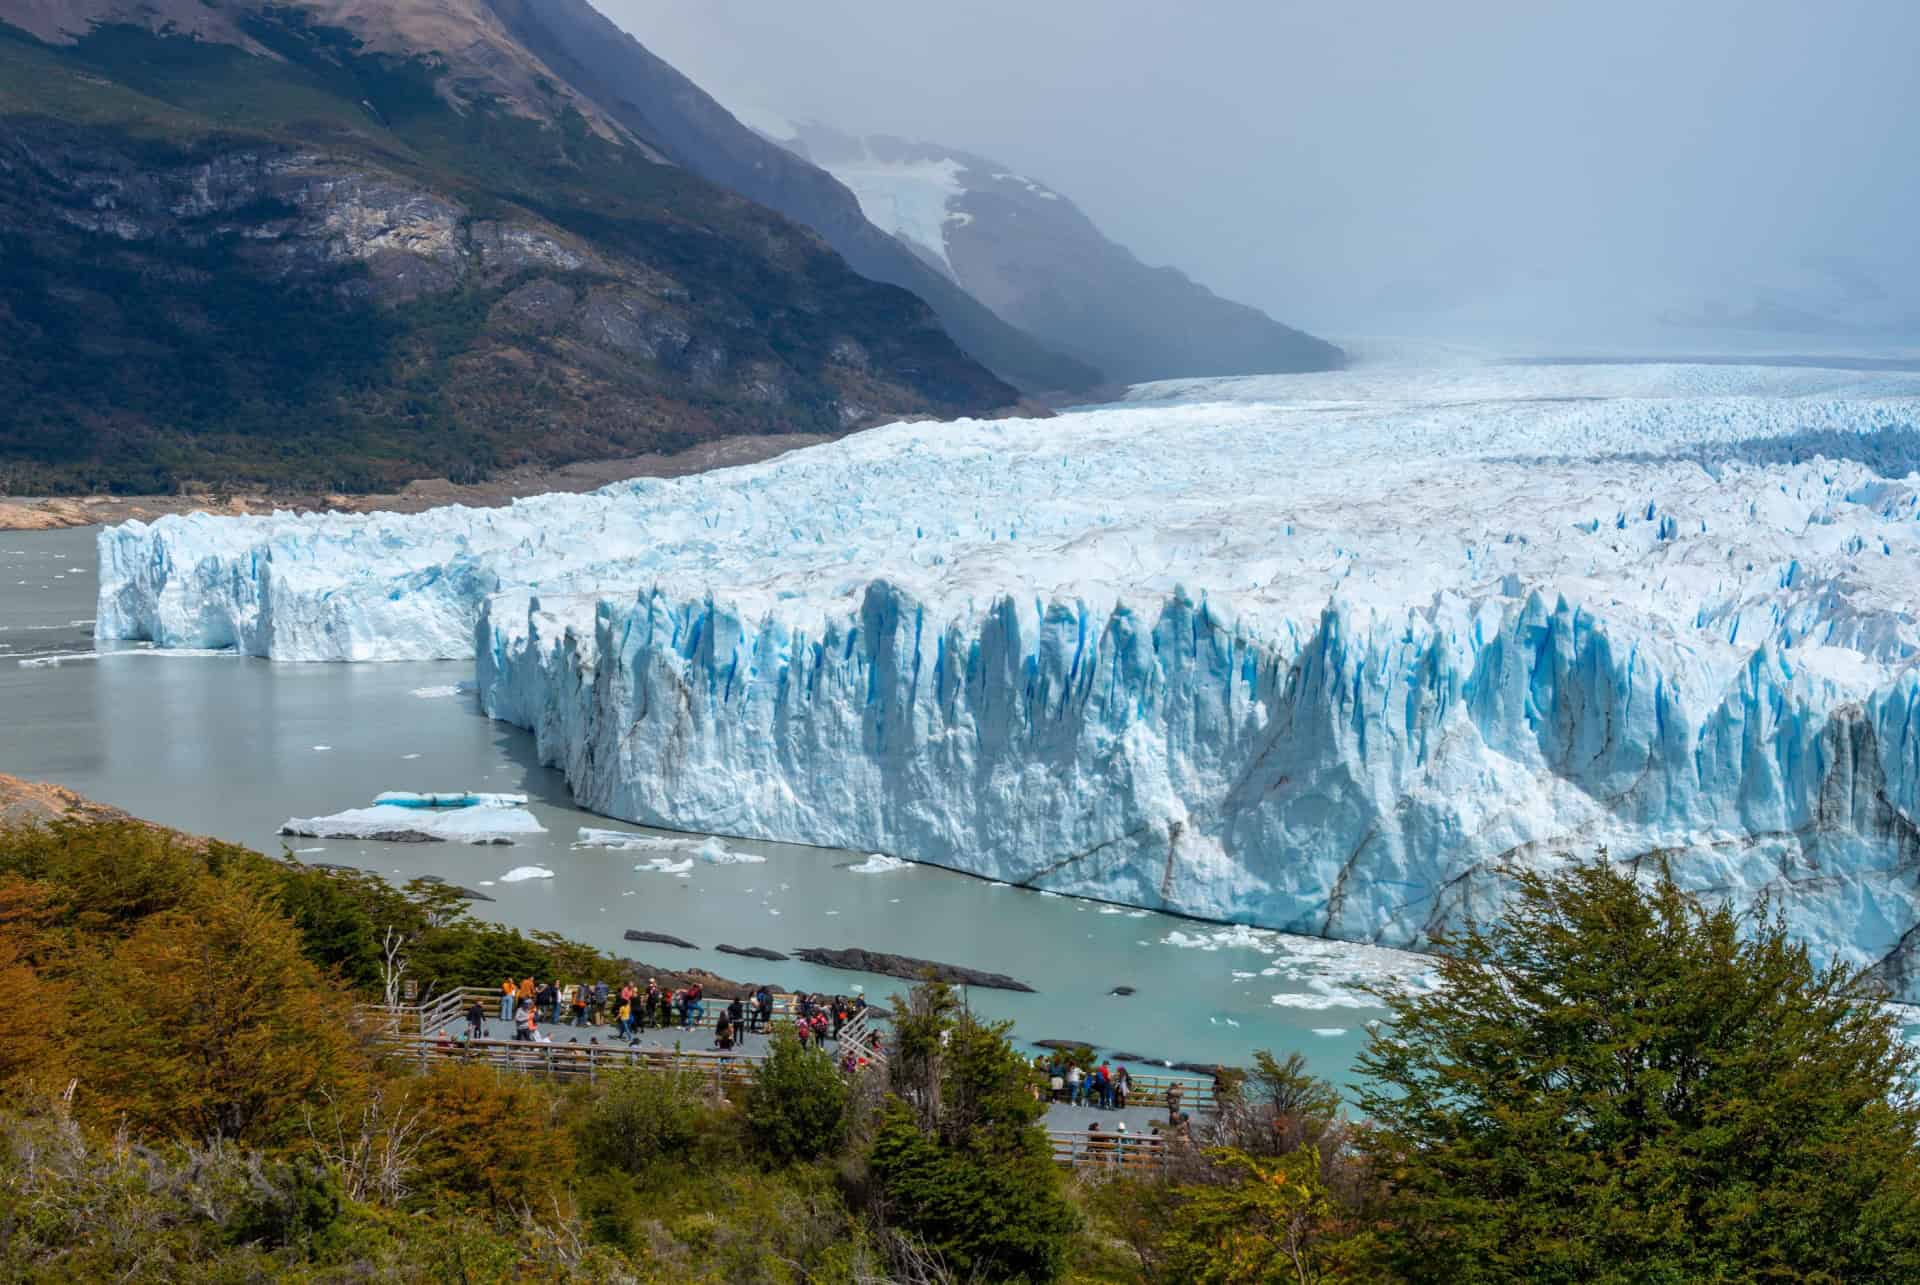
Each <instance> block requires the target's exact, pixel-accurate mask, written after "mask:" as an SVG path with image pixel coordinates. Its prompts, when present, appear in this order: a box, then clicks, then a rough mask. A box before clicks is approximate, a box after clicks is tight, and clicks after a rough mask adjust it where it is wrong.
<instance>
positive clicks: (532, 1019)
mask: <svg viewBox="0 0 1920 1285" xmlns="http://www.w3.org/2000/svg"><path fill="white" fill-rule="evenodd" d="M517 1016H518V1019H519V1020H518V1021H517V1022H516V1024H515V1026H514V1031H513V1038H514V1039H516V1040H532V1039H533V1037H534V1036H535V1035H537V1034H539V1032H540V1017H539V1014H538V1012H537V1011H536V1010H535V1009H534V1007H533V1001H532V1000H528V1001H526V1002H525V1003H523V1004H521V1005H520V1010H519V1013H518V1014H517Z"/></svg>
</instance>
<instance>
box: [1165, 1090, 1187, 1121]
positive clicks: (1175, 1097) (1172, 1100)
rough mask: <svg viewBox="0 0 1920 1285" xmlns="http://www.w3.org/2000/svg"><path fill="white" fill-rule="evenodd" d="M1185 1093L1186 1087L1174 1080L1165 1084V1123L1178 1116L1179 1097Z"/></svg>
mask: <svg viewBox="0 0 1920 1285" xmlns="http://www.w3.org/2000/svg"><path fill="white" fill-rule="evenodd" d="M1185 1095H1186V1089H1184V1088H1183V1087H1181V1084H1180V1081H1178V1080H1175V1081H1174V1082H1173V1083H1171V1084H1169V1085H1168V1086H1167V1123H1168V1124H1173V1123H1174V1122H1175V1121H1177V1120H1179V1118H1180V1099H1181V1098H1182V1097H1184V1096H1185Z"/></svg>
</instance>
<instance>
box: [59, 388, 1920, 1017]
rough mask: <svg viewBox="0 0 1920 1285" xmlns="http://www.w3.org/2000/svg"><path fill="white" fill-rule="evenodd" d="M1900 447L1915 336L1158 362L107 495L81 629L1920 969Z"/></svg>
mask: <svg viewBox="0 0 1920 1285" xmlns="http://www.w3.org/2000/svg"><path fill="white" fill-rule="evenodd" d="M1916 463H1920V374H1906V373H1898V372H1860V371H1848V370H1820V369H1813V368H1806V367H1799V368H1785V367H1781V368H1769V367H1737V366H1660V365H1644V366H1641V365H1636V366H1565V367H1492V368H1471V367H1461V368H1454V369H1448V370H1442V371H1431V372H1408V371H1367V370H1358V371H1350V372H1342V373H1337V374H1326V375H1303V376H1284V377H1281V376H1276V377H1263V378H1256V379H1240V380H1197V381H1181V382H1177V383H1171V384H1159V385H1148V386H1144V387H1142V388H1140V389H1136V390H1135V391H1134V392H1133V393H1132V394H1131V395H1130V396H1129V398H1128V400H1127V401H1125V402H1124V403H1120V404H1116V405H1113V406H1107V407H1100V408H1094V409H1090V410H1083V411H1077V412H1073V413H1070V414H1065V415H1061V416H1058V417H1055V418H1053V419H1049V420H1045V421H1022V420H1001V421H994V422H990V423H979V422H961V423H956V424H901V425H894V426H891V427H888V428H883V429H878V430H874V431H872V432H868V433H863V434H859V435H856V436H854V437H851V438H848V439H845V440H843V441H840V442H836V443H832V444H829V445H825V446H820V447H816V448H812V449H809V450H804V451H799V452H794V453H792V454H789V455H786V456H783V457H781V458H779V459H777V460H772V461H768V462H766V463H763V464H758V465H753V466H749V467H746V468H738V469H728V470H722V471H718V472H714V473H708V474H702V475H698V476H693V477H685V478H676V479H664V480H651V479H650V480H642V481H635V482H630V483H622V484H620V485H617V486H613V487H609V488H606V489H605V490H602V491H600V492H596V493H594V494H592V495H585V496H546V497H541V498H540V499H537V500H530V501H522V502H520V503H517V504H515V505H513V506H511V507H509V508H507V509H497V510H484V511H480V510H465V509H457V508H456V509H445V510H437V511H433V512H429V513H423V514H416V515H409V516H396V515H390V514H379V515H317V516H316V515H310V516H300V517H296V516H293V515H285V514H282V515H275V516H274V517H271V518H211V517H204V516H194V517H167V518H162V519H160V520H159V521H157V522H154V523H152V524H150V525H149V524H143V523H128V524H125V525H123V526H120V527H114V528H110V529H108V530H106V531H104V532H103V533H102V534H101V536H100V548H101V590H100V607H99V610H98V612H97V613H96V632H97V633H98V634H99V636H101V637H103V638H135V639H146V640H151V641H154V642H157V643H159V644H161V645H163V646H167V647H227V646H232V647H235V648H238V649H239V650H241V651H244V652H247V653H250V654H256V655H271V656H275V657H277V658H279V659H283V660H335V659H402V658H416V657H447V656H473V657H474V658H475V660H476V680H477V682H478V685H479V696H480V700H481V702H482V706H483V708H484V709H486V710H487V712H489V713H490V714H492V715H493V716H495V717H498V718H502V719H506V720H509V721H511V722H514V723H517V724H520V725H521V726H524V727H527V728H529V729H531V730H532V731H533V733H534V735H535V737H536V740H537V744H538V747H539V753H540V755H541V757H542V758H543V759H544V760H545V761H547V762H549V763H552V764H554V765H556V766H558V767H560V768H561V769H562V770H563V771H564V772H565V773H566V775H567V779H568V781H569V782H570V784H571V786H572V788H573V791H574V793H575V796H576V798H577V799H578V800H579V801H580V802H581V803H582V805H584V806H586V807H588V808H591V809H593V810H594V811H597V812H600V813H603V814H605V815H610V816H617V817H620V818H623V819H626V820H629V821H633V822H636V823H639V824H644V825H657V826H663V827H668V828H673V829H679V830H690V831H699V832H720V833H727V834H735V835H743V836H749V837H755V838H764V839H780V840H794V841H801V842H807V843H815V844H822V845H829V846H835V847H841V848H849V849H854V850H857V851H863V852H876V853H880V854H884V855H886V856H888V857H890V858H894V859H898V858H902V857H911V858H914V859H917V860H923V861H930V862H936V863H939V864H942V865H948V866H952V867H955V868H957V869H962V870H966V871H969V872H972V873H975V874H980V875H984V876H986V877H988V878H991V879H998V880H1002V881H1005V882H1009V883H1015V884H1020V885H1023V886H1026V887H1030V888H1041V889H1045V890H1050V891H1056V892H1063V893H1079V894H1086V895H1091V896H1095V897H1098V898H1101V899H1103V900H1106V901H1111V902H1119V903H1125V904H1131V905H1136V906H1141V907H1147V908H1152V909H1160V910H1170V911H1179V912H1186V913H1190V914H1196V915H1200V916H1204V917H1207V918H1212V919H1218V920H1223V921H1232V922H1237V923H1243V924H1255V925H1261V926H1265V927H1268V928H1276V929H1285V930H1287V931H1290V932H1295V933H1304V934H1309V935H1313V936H1319V937H1332V938H1340V939H1345V940H1351V941H1362V942H1378V943H1383V944H1387V945H1393V946H1408V947H1419V946H1422V945H1424V944H1426V943H1427V942H1429V941H1430V940H1431V934H1432V933H1434V932H1435V931H1437V930H1441V929H1445V928H1448V927H1451V926H1455V925H1457V924H1458V923H1460V922H1461V921H1462V920H1463V919H1464V918H1466V917H1469V916H1484V915H1489V914H1492V913H1495V912H1496V911H1497V910H1498V908H1499V906H1500V905H1501V904H1502V901H1503V899H1504V897H1505V895H1506V893H1507V891H1508V890H1509V888H1510V887H1511V875H1512V872H1513V871H1515V870H1516V869H1521V868H1525V867H1528V866H1536V867H1537V866H1542V865H1551V864H1553V863H1556V862H1559V861H1562V860H1564V859H1565V854H1578V855H1590V854H1592V853H1595V852H1597V851H1598V850H1600V849H1601V848H1603V847H1604V848H1606V849H1607V850H1608V851H1609V852H1610V854H1611V855H1612V857H1613V858H1614V859H1616V860H1622V861H1626V860H1635V859H1639V858H1643V857H1650V856H1651V857H1655V858H1657V859H1659V860H1662V861H1664V862H1666V863H1667V865H1668V867H1669V868H1670V869H1671V870H1672V871H1673V872H1674V874H1675V876H1676V877H1677V878H1679V879H1680V880H1681V881H1682V882H1683V883H1684V884H1685V885H1687V886H1689V887H1692V888H1695V889H1697V890H1699V891H1701V892H1703V893H1706V894H1709V895H1712V896H1716V897H1728V898H1731V899H1733V900H1734V901H1736V902H1737V903H1739V904H1741V905H1749V904H1752V903H1753V902H1755V901H1756V900H1757V899H1758V898H1759V897H1761V896H1763V895H1764V896H1767V897H1769V898H1771V900H1772V902H1773V904H1774V905H1776V906H1778V907H1779V908H1780V909H1781V910H1782V911H1783V912H1784V913H1785V914H1786V915H1787V917H1788V920H1789V922H1790V924H1791V926H1792V927H1793V929H1794V930H1795V931H1796V932H1797V933H1798V934H1799V935H1800V936H1801V937H1802V938H1803V939H1805V940H1806V941H1807V942H1808V943H1809V944H1810V945H1811V946H1812V948H1813V949H1814V952H1815V954H1816V955H1817V956H1818V957H1819V958H1820V959H1822V960H1823V961H1832V960H1839V961H1843V962H1846V963H1849V964H1854V965H1859V966H1863V967H1872V968H1874V969H1876V970H1877V975H1878V976H1879V977H1881V978H1882V979H1884V980H1885V981H1886V982H1887V983H1888V984H1889V985H1890V986H1891V987H1892V988H1893V990H1894V991H1895V993H1896V994H1899V995H1901V996H1903V997H1907V998H1920V972H1916V971H1915V963H1916V959H1917V958H1920V955H1916V954H1915V953H1914V952H1920V934H1913V938H1912V941H1911V942H1909V940H1908V935H1909V932H1910V930H1912V929H1914V928H1915V927H1916V926H1920V874H1917V872H1920V826H1916V824H1915V818H1916V816H1920V659H1917V658H1920V619H1917V618H1916V613H1915V611H1914V607H1913V604H1914V601H1915V597H1916V589H1920V477H1917V476H1915V473H1914V469H1915V466H1916ZM1316 994H1317V992H1316ZM1322 998H1326V997H1325V996H1322Z"/></svg>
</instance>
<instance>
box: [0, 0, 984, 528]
mask: <svg viewBox="0 0 1920 1285" xmlns="http://www.w3.org/2000/svg"><path fill="white" fill-rule="evenodd" d="M96 10H97V12H96ZM463 14H464V15H467V16H468V17H469V18H470V19H471V21H470V22H468V23H467V24H466V25H465V26H462V25H461V24H460V23H457V22H454V21H453V18H455V17H459V16H460V15H463ZM449 15H451V17H450V16H449ZM9 23H10V24H14V25H5V24H9ZM188 24H193V25H188ZM332 24H338V25H332ZM433 40H441V41H445V42H446V46H447V47H448V48H451V49H453V50H454V52H453V53H451V54H448V53H445V52H443V51H442V50H441V49H440V48H438V47H435V46H434V45H432V44H425V43H422V42H427V41H433ZM0 345H4V347H5V349H6V351H7V353H8V360H7V361H6V362H4V363H0V408H4V409H0V493H6V492H14V493H27V492H37V491H48V490H54V491H59V490H82V489H115V490H126V491H151V490H170V489H174V488H176V487H178V486H180V485H182V484H184V483H187V482H189V481H211V482H216V483H220V484H243V485H258V486H269V487H271V486H302V487H319V488H334V489H369V488H377V487H384V486H391V485H393V484H396V483H399V482H403V481H405V480H406V479H408V478H411V477H420V476H429V475H444V476H448V477H452V478H454V479H456V480H471V479H473V478H477V477H480V476H484V475H485V474H487V473H489V472H490V471H492V470H495V469H498V468H503V467H508V466H512V465H518V464H525V463H540V464H554V463H564V462H566V461H569V460H578V459H590V458H604V457H607V456H613V455H626V454H635V453H639V452H643V451H653V450H662V449H675V448H678V447H684V446H687V445H691V444H693V443H695V442H698V441H701V440H704V439H707V438H712V437H715V436H719V435H722V434H728V433H767V432H793V431H798V432H810V433H821V432H827V433H831V432H842V431H846V430H848V429H851V428H854V427H859V426H862V425H865V424H870V423H875V422H881V421H884V420H889V419H896V418H900V417H903V416H906V417H911V416H916V415H953V414H964V413H980V412H985V411H990V410H992V409H994V408H996V407H999V406H1003V405H1006V404H1009V403H1010V402H1012V401H1013V399H1014V396H1015V394H1014V392H1013V390H1012V389H1011V388H1009V387H1008V386H1007V385H1006V384H1004V383H1002V382H1001V381H1000V380H998V379H996V378H995V377H994V376H992V375H991V374H989V373H988V372H987V371H986V370H985V369H983V368H982V367H981V366H980V365H979V364H977V363H976V362H974V361H973V360H971V359H970V358H968V357H967V356H966V355H965V354H964V353H963V352H962V351H961V350H960V349H959V348H958V347H957V346H956V345H955V344H954V343H953V341H952V340H951V339H950V338H949V337H948V336H947V335H946V334H945V333H944V332H943V331H942V329H941V327H940V325H939V322H938V320H937V318H936V317H935V316H934V315H933V314H932V313H931V312H930V311H929V310H928V309H927V307H926V306H925V305H924V304H923V303H922V302H921V301H920V300H918V299H916V298H915V297H914V296H912V295H911V294H909V293H908V292H907V291H904V290H901V289H898V288H895V287H892V286H888V285H884V284H878V283H875V282H873V281H869V280H867V279H865V278H863V277H861V276H859V275H858V274H856V273H855V272H854V271H853V270H852V269H850V268H849V267H848V265H847V264H846V262H845V261H844V260H843V259H841V258H840V257H839V256H838V255H836V254H835V253H834V252H833V251H832V249H831V248H830V247H828V246H827V245H826V244H825V243H824V242H823V241H822V240H821V239H820V238H819V237H818V236H817V235H815V234H814V233H812V232H810V231H809V230H807V229H806V228H803V227H800V226H798V225H796V224H794V223H792V222H789V221H788V220H786V219H785V218H782V217H781V216H780V215H778V214H776V213H774V212H772V211H770V210H767V209H765V208H763V207H761V206H758V205H755V204H754V203H752V202H750V201H748V200H745V199H743V198H741V197H740V196H738V195H736V194H735V193H732V192H729V191H726V190H724V189H722V188H719V187H717V186H715V185H714V184H713V183H711V182H709V181H707V180H705V179H703V178H701V177H699V176H698V175H697V174H695V173H691V172H689V171H688V170H687V169H686V168H685V167H683V166H679V165H675V164H672V163H669V162H668V161H667V159H666V158H665V157H664V155H663V154H662V152H661V151H660V150H659V149H658V148H656V147H654V146H652V145H651V144H649V143H648V142H647V141H646V140H645V139H644V138H642V137H640V136H639V135H638V134H636V133H635V132H633V131H631V130H629V129H626V128H624V127H622V126H621V125H620V124H619V123H618V122H617V121H615V120H614V119H613V118H612V116H611V115H610V114H609V113H607V112H605V111H604V110H602V109H601V108H600V107H598V106H597V105H595V103H594V102H593V100H592V99H591V97H590V96H588V95H585V94H583V93H581V92H580V91H578V90H577V89H575V88H573V87H571V86H568V85H566V84H564V83H563V81H562V80H561V78H560V77H558V76H557V75H554V74H551V69H550V68H547V67H546V65H545V64H544V63H542V62H541V61H540V60H539V59H538V57H537V56H535V55H533V54H532V53H530V52H528V51H527V50H526V49H525V48H524V47H523V46H519V45H517V44H516V43H515V42H514V41H513V39H512V37H511V36H510V34H509V33H507V31H506V29H505V28H504V27H503V26H502V25H501V24H500V23H499V21H498V20H497V19H494V18H492V16H491V13H490V11H488V10H485V9H484V7H480V6H471V5H462V4H452V5H426V4H422V3H414V2H413V0H406V2H404V3H399V4H393V5H384V6H371V5H360V4H354V3H345V2H330V3H328V4H324V5H321V4H316V5H313V6H308V7H284V8H283V7H264V6H258V5H253V4H248V3H210V4H204V5H200V4H196V5H194V6H191V8H190V9H182V11H181V13H180V14H173V13H170V12H167V11H166V7H165V6H164V5H161V6H142V7H141V8H140V9H139V10H138V11H137V12H136V11H133V10H131V9H130V10H129V11H128V12H125V13H122V12H120V11H119V10H118V9H116V8H115V7H114V5H113V4H112V3H110V2H108V0H98V2H97V3H92V4H90V5H75V6H71V7H69V8H64V9H62V10H61V11H59V12H54V11H52V10H49V9H48V8H47V6H44V5H35V4H32V3H29V2H28V0H0Z"/></svg>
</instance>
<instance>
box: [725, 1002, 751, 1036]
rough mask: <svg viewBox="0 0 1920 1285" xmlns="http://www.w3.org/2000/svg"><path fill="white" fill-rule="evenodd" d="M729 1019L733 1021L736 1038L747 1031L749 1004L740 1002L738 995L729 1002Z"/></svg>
mask: <svg viewBox="0 0 1920 1285" xmlns="http://www.w3.org/2000/svg"><path fill="white" fill-rule="evenodd" d="M727 1020H728V1021H730V1022H732V1023H733V1033H734V1035H735V1037H736V1038H737V1037H738V1036H740V1035H742V1034H744V1033H745V1023H746V1020H747V1006H746V1005H745V1004H742V1003H741V1002H740V997H739V996H738V995H735V996H734V997H733V998H732V999H731V1000H729V1001H728V1002H727Z"/></svg>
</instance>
